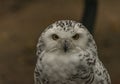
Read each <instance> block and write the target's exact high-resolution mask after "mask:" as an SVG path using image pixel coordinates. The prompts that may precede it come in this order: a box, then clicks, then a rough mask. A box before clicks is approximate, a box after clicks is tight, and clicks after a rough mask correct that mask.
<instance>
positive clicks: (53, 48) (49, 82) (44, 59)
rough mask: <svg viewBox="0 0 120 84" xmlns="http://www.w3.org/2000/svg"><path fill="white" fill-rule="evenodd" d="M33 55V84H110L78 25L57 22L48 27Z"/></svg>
mask: <svg viewBox="0 0 120 84" xmlns="http://www.w3.org/2000/svg"><path fill="white" fill-rule="evenodd" d="M36 54H37V56H38V59H37V63H36V67H35V72H34V80H35V84H111V81H110V77H109V74H108V72H107V70H106V69H105V67H104V66H103V64H102V62H101V61H100V60H99V58H98V54H97V47H96V43H95V41H94V39H93V37H92V35H91V34H90V33H89V32H88V30H87V29H86V28H85V27H84V26H83V25H82V24H81V23H78V22H76V21H72V20H60V21H57V22H55V23H53V24H52V25H50V26H48V27H47V28H46V29H45V30H44V31H43V32H42V34H41V36H40V38H39V41H38V44H37V53H36Z"/></svg>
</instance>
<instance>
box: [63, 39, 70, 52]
mask: <svg viewBox="0 0 120 84" xmlns="http://www.w3.org/2000/svg"><path fill="white" fill-rule="evenodd" d="M69 46H70V45H69V42H68V41H67V40H64V43H63V49H64V52H67V51H68V49H69Z"/></svg>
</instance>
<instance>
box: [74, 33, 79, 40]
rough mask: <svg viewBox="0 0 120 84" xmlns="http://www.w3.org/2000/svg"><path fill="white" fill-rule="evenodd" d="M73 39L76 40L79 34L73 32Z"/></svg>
mask: <svg viewBox="0 0 120 84" xmlns="http://www.w3.org/2000/svg"><path fill="white" fill-rule="evenodd" d="M72 38H73V39H74V40H78V39H79V38H80V35H79V34H75V35H74V36H73V37H72Z"/></svg>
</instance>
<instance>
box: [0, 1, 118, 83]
mask: <svg viewBox="0 0 120 84" xmlns="http://www.w3.org/2000/svg"><path fill="white" fill-rule="evenodd" d="M83 7H84V5H83V0H0V84H33V72H34V67H35V62H36V58H37V57H36V56H35V49H36V43H37V39H38V37H39V35H40V33H41V31H43V29H44V28H46V27H47V26H48V25H49V24H51V23H53V22H54V21H56V20H61V19H72V20H79V19H80V18H81V17H82V13H83ZM95 25H96V26H95V34H94V37H95V39H96V43H97V45H98V51H99V57H100V59H101V60H102V61H103V63H104V64H105V66H106V67H107V69H108V71H109V73H110V75H111V79H112V84H120V80H119V78H120V0H99V9H98V15H97V21H96V24H95Z"/></svg>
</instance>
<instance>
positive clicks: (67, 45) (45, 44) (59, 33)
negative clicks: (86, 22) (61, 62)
mask: <svg viewBox="0 0 120 84" xmlns="http://www.w3.org/2000/svg"><path fill="white" fill-rule="evenodd" d="M91 44H92V45H91ZM94 44H95V43H94V40H93V38H92V36H91V34H90V33H89V32H88V30H87V29H86V28H85V27H84V26H83V25H82V24H81V23H78V22H76V21H72V20H61V21H57V22H55V23H53V24H52V25H50V26H48V27H47V28H46V29H45V30H44V32H43V33H42V34H41V37H40V39H39V42H38V45H37V47H38V49H37V50H38V51H39V53H41V52H42V51H43V50H45V51H47V52H64V53H68V52H77V51H80V50H85V49H87V48H88V47H90V46H93V45H94Z"/></svg>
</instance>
